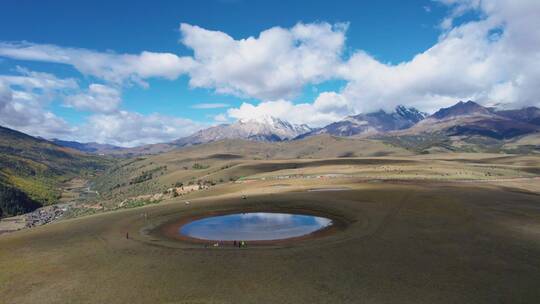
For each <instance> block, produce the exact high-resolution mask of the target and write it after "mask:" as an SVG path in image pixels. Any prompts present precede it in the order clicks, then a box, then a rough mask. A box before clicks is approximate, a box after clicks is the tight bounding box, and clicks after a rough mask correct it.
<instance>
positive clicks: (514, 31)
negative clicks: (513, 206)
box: [0, 0, 540, 146]
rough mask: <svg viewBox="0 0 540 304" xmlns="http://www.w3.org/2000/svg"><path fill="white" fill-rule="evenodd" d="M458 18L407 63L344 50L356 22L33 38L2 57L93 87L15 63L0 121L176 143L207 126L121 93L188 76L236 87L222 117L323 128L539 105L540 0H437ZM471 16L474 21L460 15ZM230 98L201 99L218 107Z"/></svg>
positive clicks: (196, 83)
mask: <svg viewBox="0 0 540 304" xmlns="http://www.w3.org/2000/svg"><path fill="white" fill-rule="evenodd" d="M438 2H440V3H441V4H443V5H446V6H448V8H449V14H448V16H447V17H446V18H445V19H444V20H441V24H440V28H441V34H440V37H439V39H438V41H437V42H436V43H435V44H434V45H433V46H432V47H430V48H429V49H427V50H425V51H424V52H422V53H419V54H417V55H416V56H414V58H412V59H411V60H409V61H405V62H401V63H398V64H388V63H384V62H380V61H379V60H377V59H376V58H375V57H373V56H372V55H370V54H368V53H366V52H365V51H363V50H352V52H351V51H350V50H348V49H347V43H346V38H347V29H348V27H349V26H353V25H349V24H347V23H338V24H329V23H325V22H320V23H298V24H296V25H295V26H293V27H291V28H282V27H273V28H270V29H267V30H265V31H262V32H261V33H260V34H259V35H258V36H256V37H248V38H245V39H234V38H233V37H231V36H230V35H228V34H227V33H224V32H220V31H215V30H208V29H204V28H201V27H199V26H196V25H190V24H185V23H182V24H180V26H179V30H180V34H181V39H180V43H182V44H183V45H184V46H185V47H187V48H188V49H190V50H191V51H192V56H178V55H176V54H173V53H157V52H148V51H144V52H141V53H140V54H118V53H114V52H98V51H94V50H88V49H80V48H67V47H61V46H57V45H50V44H35V43H30V42H1V43H0V57H3V58H10V59H15V60H21V61H40V62H50V63H58V64H65V65H70V66H72V67H73V68H75V69H76V70H77V71H78V72H80V74H81V75H83V76H86V77H91V78H90V79H92V83H90V84H89V85H88V86H87V87H81V85H80V82H79V81H78V80H77V79H73V78H65V79H64V78H59V77H57V76H55V75H52V74H48V73H41V72H33V71H29V70H26V69H24V68H18V69H17V70H16V71H15V75H0V124H2V125H6V126H8V127H13V128H16V129H19V130H22V131H24V132H28V133H31V134H33V135H39V136H44V137H62V138H68V139H77V140H88V141H99V142H105V143H112V144H117V145H124V146H133V145H138V144H142V143H155V142H161V141H169V140H172V139H175V138H178V137H181V136H185V135H187V134H189V133H191V132H193V131H195V130H197V129H198V128H201V127H204V126H206V125H208V123H199V122H194V121H191V120H189V119H184V118H178V117H172V116H168V115H162V114H149V115H143V114H140V113H135V112H128V111H125V110H123V109H122V92H123V90H125V89H126V88H128V87H131V86H142V87H148V86H149V83H148V80H149V79H152V78H161V79H169V80H173V79H177V78H178V77H180V76H181V75H187V77H188V78H189V86H190V87H193V88H205V89H211V90H213V91H215V92H216V93H217V94H223V95H233V96H237V97H240V98H246V99H250V100H253V99H255V100H258V103H256V104H255V103H252V102H244V103H243V104H242V105H241V106H239V107H238V108H228V109H224V110H223V113H222V114H220V115H218V116H216V117H217V118H216V119H217V120H219V121H225V120H227V119H252V118H260V117H265V116H276V117H279V118H281V119H285V120H288V121H290V122H292V123H296V124H303V123H307V124H309V125H311V126H322V125H325V124H328V123H330V122H333V121H336V120H339V119H342V118H343V117H344V116H347V115H352V114H358V113H362V112H368V111H374V110H378V109H393V108H394V107H395V106H396V105H398V104H406V105H408V106H414V107H417V108H419V109H421V110H424V111H433V110H435V109H437V108H440V107H444V106H448V105H450V104H453V103H455V102H456V101H457V100H468V99H471V100H476V101H478V102H479V103H481V104H484V105H495V104H497V105H499V106H501V107H514V108H517V107H521V106H526V105H537V106H538V105H540V104H539V103H540V99H539V98H538V96H540V86H538V83H540V31H536V30H534V29H537V28H540V18H538V14H539V13H540V2H539V1H536V0H520V1H510V0H483V1H479V0H439V1H438ZM465 14H473V15H474V16H476V17H475V18H473V19H471V20H468V21H462V20H461V19H463V18H461V17H462V16H464V15H465ZM332 80H340V81H345V83H346V84H345V86H344V87H343V88H342V89H340V90H337V91H329V92H320V93H319V95H318V97H316V98H315V100H305V101H301V102H298V101H297V102H293V100H295V98H297V97H298V96H300V94H301V92H302V90H303V88H305V87H306V86H310V85H315V86H316V85H318V84H321V83H323V82H325V81H332ZM55 100H61V102H62V104H63V106H65V107H70V108H73V109H75V110H80V111H87V112H90V113H92V114H91V115H90V116H89V117H88V119H87V121H86V122H85V123H83V124H81V125H71V124H69V123H68V122H66V121H65V120H64V119H62V118H61V117H58V116H56V115H55V114H54V113H53V112H51V111H50V110H48V105H49V104H50V103H51V102H53V101H55ZM222 106H225V107H226V106H228V105H227V104H201V105H200V106H199V107H197V106H194V107H193V108H198V109H212V108H213V109H216V108H220V107H222Z"/></svg>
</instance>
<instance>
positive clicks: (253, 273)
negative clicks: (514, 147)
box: [0, 155, 540, 303]
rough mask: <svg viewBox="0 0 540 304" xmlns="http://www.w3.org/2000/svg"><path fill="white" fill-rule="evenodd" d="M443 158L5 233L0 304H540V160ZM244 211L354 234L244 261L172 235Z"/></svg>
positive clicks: (265, 175)
mask: <svg viewBox="0 0 540 304" xmlns="http://www.w3.org/2000/svg"><path fill="white" fill-rule="evenodd" d="M430 157H431V158H432V159H430ZM444 157H445V156H437V157H433V156H422V157H420V156H419V157H410V158H409V159H410V160H411V161H417V163H415V166H416V167H407V166H409V165H411V164H409V165H407V166H405V165H403V164H402V163H401V162H400V163H399V164H396V162H395V161H393V160H392V159H388V158H385V159H384V158H381V162H382V163H377V164H375V165H373V164H358V163H357V164H338V165H336V164H335V163H334V164H331V165H330V166H326V165H325V166H326V168H325V166H320V165H317V166H314V167H309V166H308V167H307V168H306V167H303V168H296V169H295V168H292V169H291V168H289V169H287V168H285V169H281V170H271V171H266V172H261V171H257V170H255V171H257V172H254V171H253V172H254V173H253V174H252V175H250V176H246V177H245V178H243V179H242V180H241V181H238V182H231V183H223V184H220V185H217V186H215V187H212V188H210V189H208V190H204V191H195V192H193V193H191V194H189V195H187V196H184V197H176V198H171V199H169V200H165V201H163V202H161V203H159V204H155V205H148V206H145V207H142V208H132V209H126V210H118V211H114V212H106V213H101V214H95V215H91V216H85V217H81V218H74V219H69V220H63V221H59V222H57V223H53V224H50V225H45V226H41V227H37V228H32V229H28V230H22V231H18V232H14V233H10V234H4V235H0V269H1V270H2V271H0V295H2V296H1V297H0V303H35V302H40V303H72V302H76V303H538V301H539V299H540V289H539V288H538V282H540V181H539V180H538V175H537V174H538V172H539V171H538V168H539V167H540V166H539V163H540V159H539V158H538V157H536V156H531V157H492V156H490V157H487V158H485V157H480V156H478V157H477V156H474V155H469V156H467V157H466V158H464V159H461V160H456V157H455V156H454V157H452V158H451V159H448V160H444ZM354 161H355V160H352V161H351V162H354ZM262 166H263V167H264V168H268V165H262ZM411 166H413V165H411ZM382 167H384V168H382ZM396 167H400V168H399V169H398V168H396ZM405 167H407V168H405ZM272 168H274V167H272ZM430 168H431V169H430ZM468 168H471V169H468ZM475 168H476V169H477V170H473V169H475ZM478 168H479V169H478ZM251 169H253V168H251V167H250V170H251ZM295 170H296V171H295ZM300 171H301V172H300ZM405 171H407V172H408V174H405V173H404V172H405ZM450 171H451V172H452V173H451V175H449V174H450V173H449V172H450ZM366 172H368V173H366ZM391 172H393V173H391ZM458 172H459V173H458ZM479 172H482V174H481V173H479ZM486 172H491V173H493V174H499V175H497V176H496V177H492V176H489V175H487V174H486ZM325 174H335V175H332V176H331V177H324V178H323V177H320V176H324V175H325ZM392 174H394V175H392ZM421 174H423V175H421ZM454 175H461V176H462V178H450V177H452V176H454ZM285 176H287V178H285ZM306 176H315V178H306ZM377 176H379V177H381V178H376V177H377ZM385 176H386V177H387V178H386V179H385V178H384V177H385ZM400 176H401V177H402V178H400ZM186 200H189V202H190V203H189V204H186V203H185V202H186ZM237 210H251V211H263V210H267V211H291V210H292V211H294V210H311V211H313V212H318V213H326V214H331V215H332V216H334V217H338V218H340V219H342V220H343V222H344V223H346V226H345V227H342V228H341V229H339V230H338V231H336V232H335V233H332V234H328V235H325V236H322V237H320V238H315V239H306V240H299V241H298V242H292V243H290V242H288V243H282V244H279V243H278V244H272V245H266V246H259V245H250V244H248V247H247V248H242V249H238V248H232V247H228V246H220V247H217V248H213V247H210V248H207V247H206V246H205V245H206V244H200V243H190V242H186V241H179V240H176V239H171V238H169V237H167V236H165V235H163V234H161V230H160V227H161V226H162V225H164V224H166V223H169V222H171V221H173V220H178V219H181V218H184V217H186V218H187V217H192V216H197V215H202V214H206V213H209V212H225V211H237ZM126 233H128V234H129V239H126Z"/></svg>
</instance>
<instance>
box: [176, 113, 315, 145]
mask: <svg viewBox="0 0 540 304" xmlns="http://www.w3.org/2000/svg"><path fill="white" fill-rule="evenodd" d="M311 130H312V129H311V128H310V127H308V126H307V125H296V124H291V123H289V122H288V121H285V120H282V119H279V118H276V117H273V116H261V117H257V118H251V119H239V120H238V121H236V122H235V123H232V124H229V125H219V126H214V127H210V128H208V129H204V130H200V131H198V132H196V133H194V134H192V135H190V136H188V137H184V138H181V139H179V140H177V141H176V142H175V143H176V144H178V145H181V146H185V145H193V144H201V143H207V142H212V141H218V140H222V139H248V140H257V141H282V140H289V139H293V138H295V137H297V136H299V135H302V134H304V133H307V132H310V131H311Z"/></svg>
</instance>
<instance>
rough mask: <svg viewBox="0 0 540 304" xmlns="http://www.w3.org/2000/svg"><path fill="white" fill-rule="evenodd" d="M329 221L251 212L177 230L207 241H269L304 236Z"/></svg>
mask: <svg viewBox="0 0 540 304" xmlns="http://www.w3.org/2000/svg"><path fill="white" fill-rule="evenodd" d="M331 224H332V220H330V219H328V218H324V217H318V216H312V215H303V214H290V213H273V212H251V213H236V214H228V215H220V216H212V217H206V218H202V219H199V220H195V221H193V222H190V223H187V224H185V225H183V226H181V227H180V228H179V233H180V234H182V235H185V236H188V237H191V238H195V239H201V240H209V241H234V240H237V241H271V240H282V239H288V238H294V237H300V236H304V235H307V234H310V233H313V232H315V231H317V230H320V229H323V228H326V227H328V226H330V225H331Z"/></svg>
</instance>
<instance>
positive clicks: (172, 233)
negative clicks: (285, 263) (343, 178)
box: [157, 209, 348, 247]
mask: <svg viewBox="0 0 540 304" xmlns="http://www.w3.org/2000/svg"><path fill="white" fill-rule="evenodd" d="M242 212H267V213H289V214H303V215H312V216H320V217H325V218H328V219H330V220H332V223H331V224H330V225H328V226H326V227H324V228H322V229H319V230H317V231H314V232H312V233H309V234H305V235H302V236H298V237H292V238H286V239H277V240H259V241H249V242H247V241H246V243H249V244H248V245H250V246H251V245H256V246H265V245H266V246H268V245H285V244H287V245H290V244H294V243H297V242H300V241H307V240H310V239H315V238H321V237H325V236H328V235H331V234H334V233H336V232H339V231H341V230H344V229H345V228H346V227H347V225H348V223H347V222H346V221H345V220H344V219H342V218H338V217H336V216H334V215H330V214H326V213H324V212H321V211H315V210H305V211H304V210H298V209H291V210H287V209H283V210H273V209H272V210H264V209H261V210H246V209H236V210H227V211H208V212H205V213H202V214H196V215H191V216H184V217H182V218H181V219H179V220H175V221H172V222H171V221H169V222H168V223H165V224H163V225H161V226H160V227H158V228H157V231H158V233H159V234H161V235H163V236H165V237H166V238H168V239H172V240H177V241H183V242H187V243H191V244H208V245H210V244H214V243H216V242H219V244H220V246H223V245H225V246H231V247H232V246H233V245H234V241H222V240H204V239H198V238H193V237H189V236H187V235H183V234H180V233H179V229H180V227H182V226H184V225H186V224H188V223H191V222H193V221H196V220H199V219H202V218H205V217H211V216H220V215H228V214H234V213H242ZM238 241H241V240H238Z"/></svg>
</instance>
